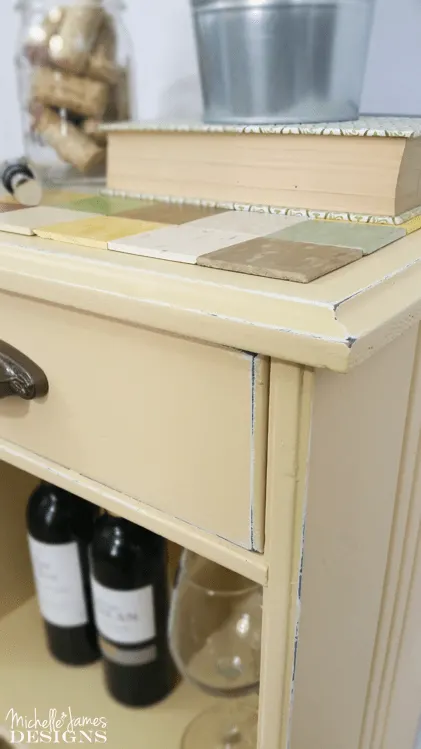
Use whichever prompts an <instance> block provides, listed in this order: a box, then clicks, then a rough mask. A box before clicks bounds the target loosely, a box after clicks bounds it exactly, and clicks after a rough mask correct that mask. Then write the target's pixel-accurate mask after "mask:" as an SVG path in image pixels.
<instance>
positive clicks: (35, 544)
mask: <svg viewBox="0 0 421 749" xmlns="http://www.w3.org/2000/svg"><path fill="white" fill-rule="evenodd" d="M28 539H29V551H30V555H31V560H32V567H33V570H34V579H35V586H36V590H37V596H38V603H39V607H40V610H41V614H42V616H43V617H44V619H45V620H46V621H47V622H49V623H50V624H53V625H55V626H57V627H79V626H83V625H84V624H87V623H88V611H87V607H86V599H85V593H84V589H83V578H82V568H81V564H80V557H79V549H78V545H77V543H76V542H75V541H73V542H70V543H66V544H45V543H42V542H41V541H36V540H35V539H34V538H32V536H29V537H28Z"/></svg>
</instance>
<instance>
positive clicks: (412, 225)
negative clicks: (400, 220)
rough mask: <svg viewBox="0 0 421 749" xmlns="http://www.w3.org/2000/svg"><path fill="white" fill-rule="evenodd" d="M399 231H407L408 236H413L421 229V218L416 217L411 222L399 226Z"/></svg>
mask: <svg viewBox="0 0 421 749" xmlns="http://www.w3.org/2000/svg"><path fill="white" fill-rule="evenodd" d="M399 229H405V231H406V233H407V234H412V232H414V231H418V230H419V229H421V216H414V218H410V219H409V221H405V223H404V224H399Z"/></svg>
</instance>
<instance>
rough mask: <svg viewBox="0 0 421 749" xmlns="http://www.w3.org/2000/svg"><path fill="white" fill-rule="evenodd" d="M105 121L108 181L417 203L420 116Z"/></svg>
mask: <svg viewBox="0 0 421 749" xmlns="http://www.w3.org/2000/svg"><path fill="white" fill-rule="evenodd" d="M105 129H106V131H107V132H108V139H109V155H108V178H107V187H108V188H109V189H111V190H121V191H124V192H128V193H135V194H138V195H142V196H145V195H147V196H154V197H161V198H167V199H180V200H181V199H183V200H186V201H202V202H210V203H211V204H214V205H226V204H230V207H232V206H231V204H234V207H237V206H238V205H240V206H241V205H252V206H262V207H265V208H267V207H268V206H269V207H273V208H287V209H295V208H297V209H307V210H309V211H316V212H317V211H320V212H333V213H337V214H338V213H348V214H355V215H356V217H357V218H358V214H363V215H364V216H368V217H371V216H387V217H398V216H400V215H402V214H404V213H407V212H408V211H413V210H415V211H416V209H417V208H418V207H419V206H420V205H421V119H416V118H394V119H388V118H366V119H361V120H358V121H355V122H343V123H325V124H321V125H287V126H282V125H279V126H275V125H273V126H244V127H242V126H228V127H227V126H216V125H203V124H199V125H177V124H173V125H165V124H162V123H119V124H115V125H113V124H112V125H107V126H105Z"/></svg>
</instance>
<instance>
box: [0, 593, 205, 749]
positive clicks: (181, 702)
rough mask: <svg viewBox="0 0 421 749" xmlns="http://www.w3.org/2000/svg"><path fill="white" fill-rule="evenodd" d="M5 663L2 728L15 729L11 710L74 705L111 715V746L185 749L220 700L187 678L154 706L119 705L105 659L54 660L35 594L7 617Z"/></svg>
mask: <svg viewBox="0 0 421 749" xmlns="http://www.w3.org/2000/svg"><path fill="white" fill-rule="evenodd" d="M0 664H1V665H0V671H1V688H0V726H2V725H4V726H7V727H8V728H9V729H10V721H7V722H6V720H5V718H6V715H7V713H8V712H9V710H10V709H11V708H14V710H15V711H16V712H17V713H19V714H20V715H23V716H25V715H26V716H28V718H29V719H30V718H31V717H33V715H34V709H35V708H36V710H37V714H38V717H39V718H40V719H45V718H47V717H48V713H49V710H51V709H54V708H55V709H57V713H58V715H59V716H60V715H61V713H62V712H65V713H67V714H68V711H69V706H70V708H71V711H72V714H73V717H76V716H90V717H101V716H103V717H105V718H106V720H107V724H108V727H107V743H106V744H104V745H105V746H106V747H108V749H131V748H132V747H133V749H135V748H136V747H147V749H163V748H164V747H165V749H179V746H180V740H181V737H182V734H183V732H184V729H185V728H186V726H187V725H188V723H189V722H190V720H191V719H192V718H193V717H194V716H195V715H197V714H198V713H199V712H201V711H202V710H203V709H205V708H206V707H208V706H211V705H212V704H213V703H214V702H215V700H212V699H211V698H209V697H206V696H205V695H204V694H202V693H201V692H199V691H198V690H196V689H194V688H193V687H191V686H190V685H188V684H186V683H184V682H183V683H181V684H180V685H179V686H178V687H177V689H176V690H175V691H174V693H173V694H172V695H171V696H170V697H169V698H168V699H167V700H165V701H164V702H162V703H161V704H159V705H157V706H155V707H153V708H149V709H146V710H145V709H140V710H137V709H131V708H124V707H122V706H120V705H118V704H117V703H116V702H114V701H113V700H112V699H111V698H110V697H109V696H108V695H107V693H106V692H105V689H104V685H103V680H102V670H101V663H97V664H94V665H93V666H88V667H83V668H71V667H68V666H63V665H61V664H59V663H56V662H55V661H54V660H53V659H52V658H51V656H50V655H49V653H48V652H47V649H46V645H45V640H44V632H43V626H42V621H41V618H40V616H39V613H38V607H37V603H36V600H35V599H34V598H31V599H30V600H29V601H27V602H26V603H25V604H24V605H23V606H21V607H20V608H18V609H16V610H15V611H13V612H12V613H10V614H8V615H7V616H6V617H4V618H3V619H2V620H1V622H0ZM85 743H87V742H85ZM60 745H61V743H60ZM63 746H64V744H63Z"/></svg>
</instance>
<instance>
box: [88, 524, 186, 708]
mask: <svg viewBox="0 0 421 749" xmlns="http://www.w3.org/2000/svg"><path fill="white" fill-rule="evenodd" d="M91 565H92V592H93V599H94V613H95V620H96V625H97V628H98V633H99V643H100V648H101V651H102V656H103V663H104V670H105V680H106V684H107V687H108V690H109V692H110V694H111V695H112V696H113V697H114V699H116V700H117V701H118V702H120V703H122V704H124V705H129V706H131V707H146V706H148V705H153V704H154V703H156V702H159V701H160V700H162V699H164V698H165V697H166V696H167V695H168V694H169V693H170V692H171V690H172V689H173V687H174V685H175V681H176V671H175V666H174V664H173V661H172V659H171V655H170V652H169V647H168V640H167V623H168V608H169V605H168V579H167V545H166V542H165V540H164V539H162V538H161V537H160V536H157V535H155V534H154V533H151V532H150V531H148V530H145V529H144V528H141V527H140V526H138V525H135V524H134V523H130V522H129V521H128V520H124V519H122V518H118V517H115V516H111V515H110V514H107V513H106V514H105V515H103V516H102V517H100V518H99V519H98V520H97V522H96V527H95V533H94V539H93V542H92V555H91Z"/></svg>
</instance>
